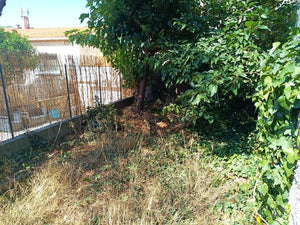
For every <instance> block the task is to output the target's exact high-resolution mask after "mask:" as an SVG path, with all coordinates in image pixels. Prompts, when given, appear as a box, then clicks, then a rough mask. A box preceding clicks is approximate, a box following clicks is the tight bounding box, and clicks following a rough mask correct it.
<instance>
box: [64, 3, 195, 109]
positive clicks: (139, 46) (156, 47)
mask: <svg viewBox="0 0 300 225" xmlns="http://www.w3.org/2000/svg"><path fill="white" fill-rule="evenodd" d="M195 3H196V2H195V1H193V0H188V1H181V0H164V1H162V0H150V1H144V0H115V1H111V0H103V1H98V0H88V1H87V6H88V7H89V8H90V13H87V14H82V15H81V16H80V18H81V20H82V21H83V20H85V19H87V20H88V22H87V23H88V27H89V29H88V30H86V31H83V32H78V31H77V32H76V31H71V32H68V35H70V39H71V40H72V41H76V42H77V43H79V44H84V45H89V46H93V47H96V48H100V49H101V51H102V52H103V53H104V56H106V57H107V58H108V60H110V61H111V62H112V64H113V66H114V67H115V68H117V69H119V71H120V72H121V73H122V74H123V76H124V78H125V81H126V84H127V85H128V86H136V87H137V89H138V104H137V109H138V110H139V111H141V110H142V108H143V105H144V95H145V89H146V85H147V82H148V80H149V78H150V77H151V75H152V74H153V72H154V58H153V57H154V55H155V54H156V53H157V52H159V51H162V50H163V48H164V42H165V41H166V40H172V39H177V38H178V37H179V36H178V32H177V33H174V32H173V31H174V30H173V28H172V23H173V20H174V19H175V18H179V17H180V15H181V14H182V13H183V12H191V11H192V10H193V9H194V7H193V5H194V4H195Z"/></svg>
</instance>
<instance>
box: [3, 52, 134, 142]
mask: <svg viewBox="0 0 300 225" xmlns="http://www.w3.org/2000/svg"><path fill="white" fill-rule="evenodd" d="M7 59H8V60H7V61H6V62H4V63H3V62H2V66H1V64H0V75H1V87H0V142H1V141H4V140H7V139H10V138H14V137H16V136H17V135H20V134H23V133H25V132H27V131H31V130H35V129H38V128H40V127H44V126H47V125H49V124H51V123H54V122H57V121H59V120H62V119H68V118H71V117H74V116H77V115H82V114H84V113H86V110H87V108H88V107H93V106H96V105H101V104H107V103H110V102H113V101H117V100H120V99H122V98H125V97H129V96H132V94H133V93H132V90H130V89H124V88H122V83H123V82H122V76H121V74H119V73H118V72H116V71H115V70H114V69H113V68H112V67H111V65H110V64H108V63H107V62H106V60H105V58H103V57H96V56H80V57H75V56H57V55H55V54H40V55H38V57H37V60H36V63H34V64H32V62H31V65H22V63H21V61H18V57H13V56H10V57H9V58H8V57H7Z"/></svg>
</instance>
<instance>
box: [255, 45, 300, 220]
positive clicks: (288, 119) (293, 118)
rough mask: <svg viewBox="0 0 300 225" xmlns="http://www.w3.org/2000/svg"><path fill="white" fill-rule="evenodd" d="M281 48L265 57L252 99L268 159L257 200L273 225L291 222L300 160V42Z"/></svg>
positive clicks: (278, 46)
mask: <svg viewBox="0 0 300 225" xmlns="http://www.w3.org/2000/svg"><path fill="white" fill-rule="evenodd" d="M280 45H281V44H280V43H278V42H276V43H273V48H272V49H271V50H270V51H269V52H268V53H266V54H264V55H263V60H262V63H261V64H262V65H261V72H260V81H259V83H258V85H257V87H256V93H255V94H254V96H253V101H254V102H255V105H256V106H257V108H258V110H259V113H258V120H257V127H258V130H259V138H260V141H261V142H262V145H264V146H265V147H264V150H263V153H264V154H266V155H267V156H268V160H265V161H263V162H261V165H262V167H261V168H260V169H261V177H260V179H259V181H258V188H257V192H256V196H257V201H258V202H260V205H258V206H259V213H260V214H261V215H262V217H264V218H265V219H266V220H267V221H268V222H269V223H274V224H282V223H285V219H287V218H288V214H289V205H288V193H289V189H290V187H291V183H292V179H293V171H294V168H295V166H296V161H297V160H298V159H299V155H298V153H299V136H298V134H299V128H298V127H297V121H298V115H299V112H300V111H299V109H300V107H299V101H300V61H299V50H300V48H299V41H297V39H295V40H293V41H289V42H287V43H285V44H283V45H282V47H281V48H280ZM286 221H287V220H286Z"/></svg>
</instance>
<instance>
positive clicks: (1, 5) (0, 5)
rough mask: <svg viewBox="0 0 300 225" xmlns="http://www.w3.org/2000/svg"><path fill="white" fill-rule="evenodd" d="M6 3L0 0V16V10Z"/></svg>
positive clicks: (0, 12) (0, 11)
mask: <svg viewBox="0 0 300 225" xmlns="http://www.w3.org/2000/svg"><path fill="white" fill-rule="evenodd" d="M5 5H6V0H0V16H1V15H2V10H3V8H4V6H5Z"/></svg>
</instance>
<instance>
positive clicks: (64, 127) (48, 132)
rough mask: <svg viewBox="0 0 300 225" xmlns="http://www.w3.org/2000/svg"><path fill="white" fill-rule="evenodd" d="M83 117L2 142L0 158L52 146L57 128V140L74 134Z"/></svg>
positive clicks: (118, 105)
mask: <svg viewBox="0 0 300 225" xmlns="http://www.w3.org/2000/svg"><path fill="white" fill-rule="evenodd" d="M133 102H134V98H133V97H129V98H125V99H123V100H120V101H116V102H113V103H111V104H112V105H114V107H115V108H117V109H120V108H124V107H126V106H128V105H130V104H132V103H133ZM82 120H83V116H76V117H73V118H72V119H68V120H64V121H62V122H56V123H54V124H51V125H49V126H47V127H43V128H40V129H38V130H35V131H31V132H28V133H27V134H23V135H20V136H17V137H16V138H14V139H10V140H7V141H4V142H2V143H1V144H0V157H3V156H7V157H11V156H12V155H15V154H18V153H20V152H22V151H27V150H30V149H32V148H34V146H36V145H37V143H38V142H47V143H49V144H52V143H53V142H54V140H55V138H56V135H57V133H58V130H59V127H60V126H61V128H60V132H59V135H58V140H59V139H61V138H62V137H65V136H66V135H69V134H71V133H74V131H75V130H78V129H80V128H81V125H82Z"/></svg>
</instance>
